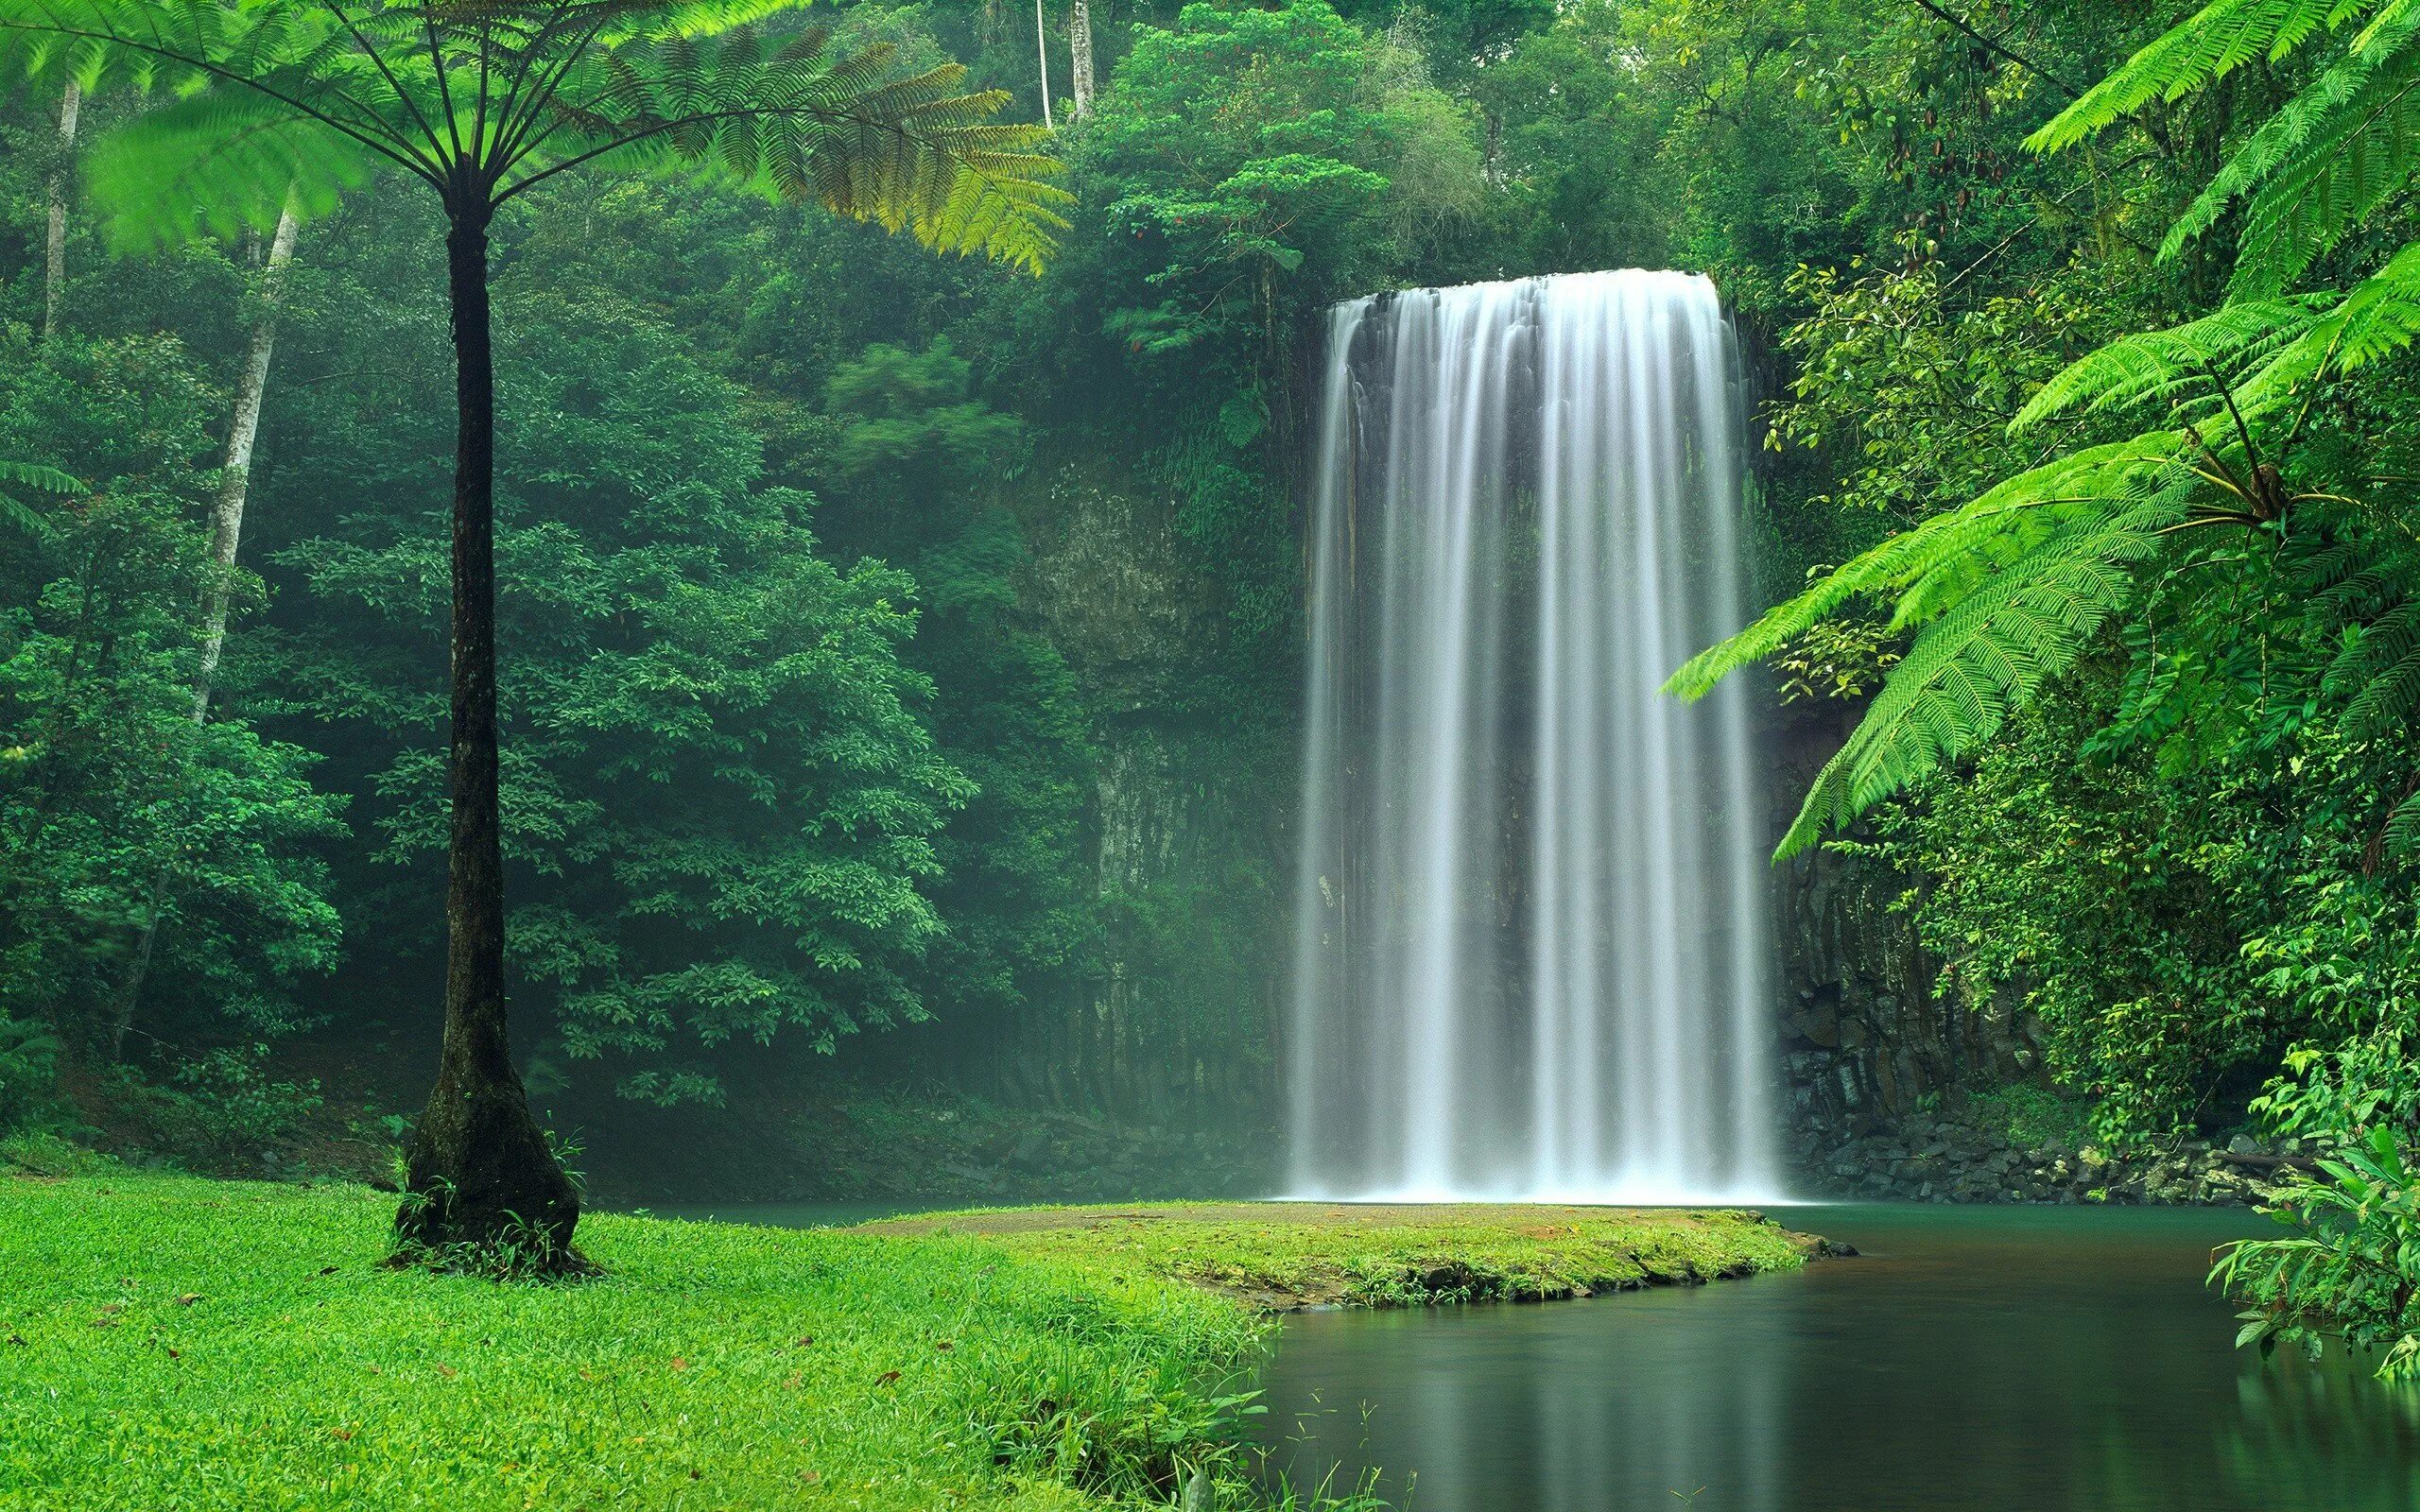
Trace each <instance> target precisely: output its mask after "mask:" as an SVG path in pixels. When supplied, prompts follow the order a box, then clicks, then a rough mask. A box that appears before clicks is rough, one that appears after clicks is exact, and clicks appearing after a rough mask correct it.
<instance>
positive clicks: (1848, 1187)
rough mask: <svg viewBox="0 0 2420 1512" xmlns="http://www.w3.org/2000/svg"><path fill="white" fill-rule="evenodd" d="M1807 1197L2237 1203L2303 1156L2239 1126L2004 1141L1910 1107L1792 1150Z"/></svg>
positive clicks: (2265, 1189)
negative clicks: (1887, 1119) (2221, 1141)
mask: <svg viewBox="0 0 2420 1512" xmlns="http://www.w3.org/2000/svg"><path fill="white" fill-rule="evenodd" d="M1796 1155H1797V1162H1796V1163H1797V1177H1798V1179H1799V1182H1800V1183H1801V1190H1802V1191H1803V1192H1804V1193H1805V1194H1807V1195H1809V1196H1819V1197H1837V1198H1857V1199H1863V1200H1869V1201H1874V1200H1879V1201H1890V1202H2053V1203H2070V1202H2113V1203H2120V1204H2134V1203H2182V1204H2202V1205H2208V1206H2241V1205H2245V1204H2249V1203H2256V1202H2263V1201H2266V1200H2268V1197H2269V1194H2270V1192H2271V1189H2272V1188H2273V1186H2274V1185H2276V1183H2277V1182H2278V1181H2279V1180H2280V1179H2282V1177H2284V1176H2285V1174H2286V1173H2288V1172H2289V1171H2290V1170H2292V1169H2293V1168H2295V1167H2297V1166H2302V1165H2306V1164H2307V1163H2308V1162H2307V1158H2306V1157H2305V1156H2304V1155H2303V1153H2302V1151H2301V1149H2300V1146H2299V1145H2298V1144H2296V1143H2294V1142H2292V1141H2287V1142H2285V1143H2283V1144H2280V1145H2277V1146H2274V1147H2272V1146H2269V1145H2264V1144H2261V1143H2257V1142H2256V1141H2253V1140H2250V1139H2247V1138H2245V1137H2243V1136H2241V1135H2238V1136H2236V1138H2235V1139H2234V1140H2233V1141H2231V1142H2229V1143H2227V1144H2226V1145H2225V1146H2223V1147H2221V1146H2220V1145H2217V1144H2213V1143H2208V1142H2205V1141H2198V1140H2187V1141H2182V1142H2179V1143H2175V1144H2173V1145H2169V1146H2163V1147H2158V1148H2153V1149H2150V1150H2145V1151H2140V1152H2133V1153H2129V1154H2126V1155H2118V1154H2113V1153H2112V1152H2110V1151H2107V1150H2105V1149H2102V1148H2100V1147H2098V1146H2095V1145H2092V1144H2089V1143H2069V1142H2066V1141H2060V1140H2052V1141H2048V1142H2046V1143H2038V1144H2030V1145H2019V1144H2013V1143H2009V1142H2008V1140H2007V1137H2006V1136H2005V1134H2003V1133H2001V1132H1999V1131H1996V1130H1993V1129H1991V1128H1988V1127H1983V1126H1979V1125H1973V1124H1968V1123H1964V1122H1962V1121H1959V1120H1956V1119H1948V1118H1940V1117H1936V1116H1932V1115H1927V1114H1916V1115H1913V1116H1911V1117H1910V1118H1908V1119H1905V1120H1903V1121H1901V1122H1899V1123H1898V1124H1896V1125H1893V1126H1892V1127H1890V1128H1888V1129H1882V1130H1877V1131H1876V1132H1873V1133H1869V1134H1862V1135H1856V1136H1853V1137H1850V1138H1848V1139H1846V1140H1842V1141H1840V1142H1838V1143H1826V1142H1824V1140H1823V1139H1821V1138H1820V1136H1818V1137H1810V1138H1808V1139H1806V1140H1805V1141H1803V1142H1802V1143H1800V1144H1799V1146H1798V1147H1797V1150H1796Z"/></svg>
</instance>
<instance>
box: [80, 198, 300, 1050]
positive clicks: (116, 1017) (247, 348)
mask: <svg viewBox="0 0 2420 1512" xmlns="http://www.w3.org/2000/svg"><path fill="white" fill-rule="evenodd" d="M297 229H298V228H297V226H296V223H295V219H294V212H293V211H292V210H290V209H289V210H287V211H285V213H284V214H282V215H279V216H278V217H277V232H276V234H275V235H273V236H272V237H270V238H269V244H268V264H267V266H266V268H265V270H264V273H263V277H262V280H261V288H260V296H261V313H260V317H259V318H257V319H255V320H254V321H253V322H252V329H251V334H250V335H248V336H247V337H246V339H245V343H244V366H243V369H242V370H241V371H239V372H237V373H236V374H235V409H234V413H233V415H232V416H231V417H230V418H229V419H228V421H227V455H226V458H225V460H224V461H223V463H222V464H221V465H220V467H219V471H218V496H217V497H216V499H215V500H213V501H212V505H211V510H210V558H211V577H210V586H209V588H208V589H207V590H206V591H205V593H204V594H203V597H202V603H201V624H202V630H201V662H200V664H199V666H198V667H196V668H195V671H194V677H193V719H194V723H195V724H199V723H201V722H202V721H203V720H204V719H206V718H208V717H209V716H210V686H211V682H212V680H213V679H215V678H216V676H217V673H218V656H219V652H220V651H221V650H222V649H223V648H224V647H225V645H226V644H227V600H228V597H229V591H230V588H231V586H232V584H233V578H234V574H235V551H236V547H237V546H238V545H240V544H241V543H242V541H243V536H244V501H245V500H246V498H247V497H248V496H249V495H250V493H251V473H252V442H253V441H254V440H255V439H257V438H258V437H259V435H260V429H261V399H262V396H263V395H264V394H266V393H267V392H268V361H269V355H270V353H271V352H274V351H275V350H276V347H277V305H278V282H279V278H280V275H281V274H283V273H284V272H285V265H286V264H288V263H290V262H292V261H293V260H294V237H295V233H296V231H297ZM167 885H168V877H167V873H166V870H165V868H163V869H162V871H161V872H160V873H158V874H157V875H155V876H153V877H152V879H151V891H150V893H149V895H148V897H147V898H146V900H145V902H144V908H143V933H142V934H141V935H140V936H137V937H136V939H135V942H134V959H133V960H132V961H131V962H130V963H129V964H128V966H127V970H126V980H125V982H124V983H123V984H121V985H120V987H119V989H118V997H117V1004H116V1006H115V1007H114V1008H113V1009H112V1011H111V1014H110V1024H109V1037H110V1056H111V1058H112V1059H115V1058H117V1057H122V1056H124V1055H125V1054H126V1037H127V1036H128V1035H129V1034H130V1033H131V1032H132V1031H133V1028H134V1018H135V1013H136V1011H137V1010H138V1009H139V1008H140V1006H141V1005H142V1003H143V987H144V983H145V982H146V981H147V980H148V979H149V977H150V975H151V956H152V952H153V949H154V947H155V946H156V945H157V944H158V942H159V938H160V900H161V899H162V897H163V896H164V895H165V893H166V891H167Z"/></svg>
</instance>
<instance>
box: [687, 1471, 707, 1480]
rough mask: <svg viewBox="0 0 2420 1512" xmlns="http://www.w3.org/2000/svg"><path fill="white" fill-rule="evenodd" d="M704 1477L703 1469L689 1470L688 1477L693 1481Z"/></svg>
mask: <svg viewBox="0 0 2420 1512" xmlns="http://www.w3.org/2000/svg"><path fill="white" fill-rule="evenodd" d="M705 1478H706V1472H705V1471H703V1470H691V1471H690V1472H689V1479H691V1480H693V1481H702V1480H704V1479H705Z"/></svg>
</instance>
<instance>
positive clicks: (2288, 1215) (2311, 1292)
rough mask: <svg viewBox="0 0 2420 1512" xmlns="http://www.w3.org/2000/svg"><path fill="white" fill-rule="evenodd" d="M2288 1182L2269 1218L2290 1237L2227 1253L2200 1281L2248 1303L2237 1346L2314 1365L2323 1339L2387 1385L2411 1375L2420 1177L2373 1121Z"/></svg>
mask: <svg viewBox="0 0 2420 1512" xmlns="http://www.w3.org/2000/svg"><path fill="white" fill-rule="evenodd" d="M2319 1172H2320V1174H2319V1175H2317V1176H2299V1175H2297V1176H2295V1177H2292V1178H2291V1179H2290V1181H2289V1182H2288V1185H2287V1188H2286V1191H2285V1193H2284V1194H2283V1195H2282V1196H2279V1197H2277V1198H2274V1199H2273V1201H2272V1202H2271V1204H2270V1214H2271V1216H2272V1217H2273V1218H2275V1219H2276V1220H2277V1221H2278V1222H2279V1223H2281V1224H2284V1225H2287V1226H2288V1227H2290V1228H2291V1229H2294V1230H2295V1232H2293V1233H2292V1234H2290V1235H2289V1236H2288V1237H2285V1238H2281V1239H2247V1240H2241V1241H2238V1242H2237V1243H2235V1244H2232V1245H2229V1246H2225V1247H2224V1248H2223V1249H2222V1250H2221V1253H2220V1255H2219V1257H2218V1263H2216V1264H2215V1265H2214V1266H2212V1267H2211V1270H2210V1280H2211V1281H2212V1282H2213V1283H2215V1284H2219V1285H2223V1286H2224V1287H2225V1288H2226V1289H2227V1290H2228V1291H2229V1292H2231V1293H2232V1294H2234V1295H2235V1296H2236V1297H2238V1298H2239V1299H2241V1300H2243V1301H2245V1302H2248V1303H2250V1304H2251V1305H2250V1306H2249V1307H2248V1308H2247V1309H2246V1310H2245V1311H2244V1312H2242V1313H2240V1314H2237V1315H2238V1317H2240V1318H2241V1319H2242V1320H2243V1327H2242V1329H2241V1330H2239V1331H2238V1332H2237V1334H2236V1342H2237V1343H2238V1345H2249V1344H2256V1345H2258V1346H2259V1347H2260V1351H2261V1353H2263V1354H2267V1353H2269V1352H2270V1351H2272V1350H2273V1349H2276V1347H2277V1346H2278V1345H2280V1344H2289V1345H2293V1346H2296V1347H2299V1348H2300V1349H2303V1350H2304V1351H2305V1352H2306V1353H2308V1354H2309V1355H2310V1356H2312V1357H2313V1358H2316V1357H2317V1356H2318V1355H2319V1353H2320V1350H2321V1349H2323V1348H2324V1347H2325V1341H2326V1340H2327V1339H2329V1338H2337V1339H2341V1340H2342V1341H2343V1343H2344V1344H2345V1345H2347V1346H2348V1347H2349V1348H2351V1349H2354V1350H2355V1351H2357V1352H2359V1353H2364V1354H2370V1353H2375V1354H2377V1355H2379V1357H2380V1358H2379V1360H2378V1366H2377V1373H2378V1376H2379V1378H2380V1379H2382V1380H2387V1381H2400V1380H2409V1379H2411V1378H2412V1377H2414V1376H2420V1171H2415V1170H2414V1169H2413V1168H2412V1166H2411V1161H2410V1160H2409V1158H2408V1156H2407V1154H2406V1152H2405V1151H2404V1149H2403V1147H2402V1144H2401V1142H2400V1140H2399V1139H2398V1137H2397V1131H2396V1130H2395V1128H2394V1126H2392V1125H2378V1126H2377V1127H2376V1128H2374V1129H2372V1130H2370V1132H2369V1134H2368V1135H2367V1137H2365V1138H2362V1139H2359V1140H2355V1141H2351V1142H2348V1143H2346V1144H2345V1145H2344V1146H2343V1148H2342V1149H2341V1150H2339V1151H2338V1152H2337V1153H2336V1154H2335V1155H2334V1156H2332V1157H2330V1158H2326V1159H2323V1160H2320V1162H2319Z"/></svg>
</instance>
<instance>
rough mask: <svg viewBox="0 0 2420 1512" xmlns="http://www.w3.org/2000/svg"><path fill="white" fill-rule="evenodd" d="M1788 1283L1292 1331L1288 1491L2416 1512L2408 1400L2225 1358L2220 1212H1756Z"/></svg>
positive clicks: (1492, 1506) (1444, 1497)
mask: <svg viewBox="0 0 2420 1512" xmlns="http://www.w3.org/2000/svg"><path fill="white" fill-rule="evenodd" d="M1775 1216H1776V1217H1779V1218H1781V1219H1782V1221H1784V1222H1786V1223H1788V1224H1789V1225H1790V1226H1791V1227H1793V1228H1801V1229H1810V1230H1812V1231H1814V1232H1817V1233H1822V1234H1824V1235H1827V1236H1829V1237H1832V1238H1836V1239H1842V1240H1846V1241H1848V1242H1849V1243H1851V1244H1854V1245H1856V1246H1858V1248H1859V1249H1860V1250H1861V1251H1863V1253H1862V1254H1861V1255H1860V1256H1859V1257H1858V1258H1855V1259H1843V1260H1834V1261H1824V1262H1820V1263H1816V1264H1813V1265H1811V1266H1809V1267H1808V1268H1807V1269H1806V1271H1805V1272H1804V1273H1801V1274H1797V1275H1790V1276H1774V1277H1763V1278H1758V1279H1755V1280H1745V1281H1736V1282H1724V1283H1721V1284H1719V1285H1714V1286H1708V1287H1702V1288H1692V1289H1685V1290H1684V1289H1677V1288H1674V1289H1664V1290H1658V1291H1651V1292H1647V1293H1641V1294H1630V1295H1625V1296H1621V1297H1608V1298H1602V1299H1598V1300H1592V1301H1583V1302H1565V1303H1555V1304H1549V1305H1545V1306H1507V1305H1495V1306H1478V1307H1469V1308H1459V1309H1457V1308H1443V1309H1436V1310H1430V1311H1418V1312H1383V1313H1369V1312H1352V1313H1317V1314H1300V1315H1297V1316H1295V1317H1292V1318H1289V1319H1288V1322H1287V1324H1286V1331H1285V1335H1284V1339H1283V1342H1282V1343H1281V1345H1280V1347H1279V1349H1278V1352H1277V1357H1276V1359H1275V1361H1274V1363H1273V1364H1272V1365H1271V1366H1270V1368H1269V1369H1268V1370H1267V1371H1266V1372H1265V1373H1264V1375H1263V1377H1262V1385H1263V1386H1264V1387H1265V1396H1264V1399H1263V1400H1265V1401H1267V1402H1268V1404H1269V1417H1268V1418H1267V1419H1266V1421H1265V1424H1264V1427H1263V1429H1262V1432H1263V1434H1264V1435H1265V1436H1266V1438H1267V1439H1268V1441H1269V1443H1270V1445H1271V1450H1272V1460H1273V1462H1274V1463H1275V1464H1276V1465H1277V1466H1279V1467H1281V1468H1283V1469H1285V1470H1286V1472H1287V1474H1288V1476H1289V1478H1290V1479H1291V1480H1292V1481H1293V1483H1294V1484H1296V1485H1298V1486H1300V1485H1305V1484H1315V1483H1317V1482H1318V1481H1319V1480H1320V1479H1321V1478H1322V1476H1331V1475H1332V1476H1333V1482H1332V1484H1333V1485H1334V1486H1337V1487H1338V1488H1340V1489H1341V1488H1343V1487H1346V1486H1350V1485H1352V1484H1353V1483H1354V1481H1355V1480H1356V1478H1357V1476H1359V1475H1361V1474H1363V1473H1365V1472H1366V1471H1368V1470H1370V1469H1372V1468H1375V1469H1376V1470H1377V1472H1378V1474H1379V1476H1380V1480H1379V1486H1378V1489H1379V1490H1380V1491H1381V1492H1382V1493H1384V1494H1387V1495H1388V1496H1390V1498H1391V1499H1392V1501H1394V1502H1395V1503H1396V1504H1397V1505H1399V1506H1409V1509H1410V1512H1634V1509H1636V1512H1652V1509H1654V1508H1659V1507H1660V1508H1671V1509H1675V1512H1677V1509H1678V1508H1681V1507H1684V1506H1685V1507H1688V1508H1691V1509H1693V1512H1896V1509H1902V1508H1905V1509H1910V1512H1913V1509H1923V1512H2068V1509H2072V1512H2171V1509H2172V1512H2188V1509H2189V1512H2411V1509H2412V1508H2420V1395H2415V1394H2413V1393H2411V1392H2406V1391H2394V1390H2389V1389H2386V1388H2382V1387H2380V1386H2378V1385H2377V1384H2376V1383H2373V1382H2371V1381H2369V1380H2368V1379H2367V1375H2366V1371H2365V1369H2364V1368H2363V1367H2362V1366H2360V1365H2359V1364H2358V1363H2357V1362H2353V1361H2349V1360H2346V1359H2345V1358H2343V1357H2342V1354H2341V1353H2335V1354H2331V1356H2330V1357H2329V1358H2328V1359H2327V1360H2325V1361H2324V1362H2322V1363H2321V1364H2320V1365H2318V1366H2311V1365H2308V1364H2307V1363H2306V1362H2304V1361H2303V1360H2301V1359H2299V1358H2293V1359H2287V1358H2283V1357H2280V1358H2279V1359H2276V1360H2273V1361H2272V1362H2270V1363H2268V1364H2267V1365H2266V1366H2264V1365H2263V1364H2262V1363H2261V1362H2260V1360H2259V1359H2258V1357H2257V1355H2256V1354H2255V1353H2253V1352H2252V1351H2248V1350H2247V1351H2240V1352H2239V1351H2237V1350H2236V1349H2233V1348H2232V1342H2233V1335H2234V1329H2235V1324H2234V1322H2233V1319H2232V1316H2231V1313H2232V1309H2231V1308H2230V1307H2229V1306H2228V1304H2227V1303H2226V1302H2225V1301H2224V1300H2223V1299H2222V1298H2220V1297H2216V1296H2215V1295H2213V1294H2211V1293H2208V1292H2206V1291H2205V1290H2204V1288H2203V1285H2202V1278H2203V1275H2204V1272H2205V1271H2206V1269H2207V1268H2208V1261H2209V1251H2210V1248H2211V1246H2213V1245H2215V1244H2217V1243H2219V1242H2220V1241H2221V1240H2224V1239H2228V1238H2231V1237H2236V1236H2238V1235H2242V1234H2244V1233H2247V1232H2256V1231H2258V1230H2259V1229H2261V1228H2263V1227H2265V1225H2264V1224H2263V1223H2262V1221H2261V1220H2259V1219H2257V1218H2256V1217H2254V1216H2252V1215H2250V1214H2248V1213H2246V1212H2243V1211H2208V1210H2190V1209H2146V1208H2125V1209H2078V1208H2052V1207H2024V1208H2019V1207H2009V1208H1979V1207H1877V1206H1863V1207H1818V1208H1795V1209H1789V1210H1775Z"/></svg>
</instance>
